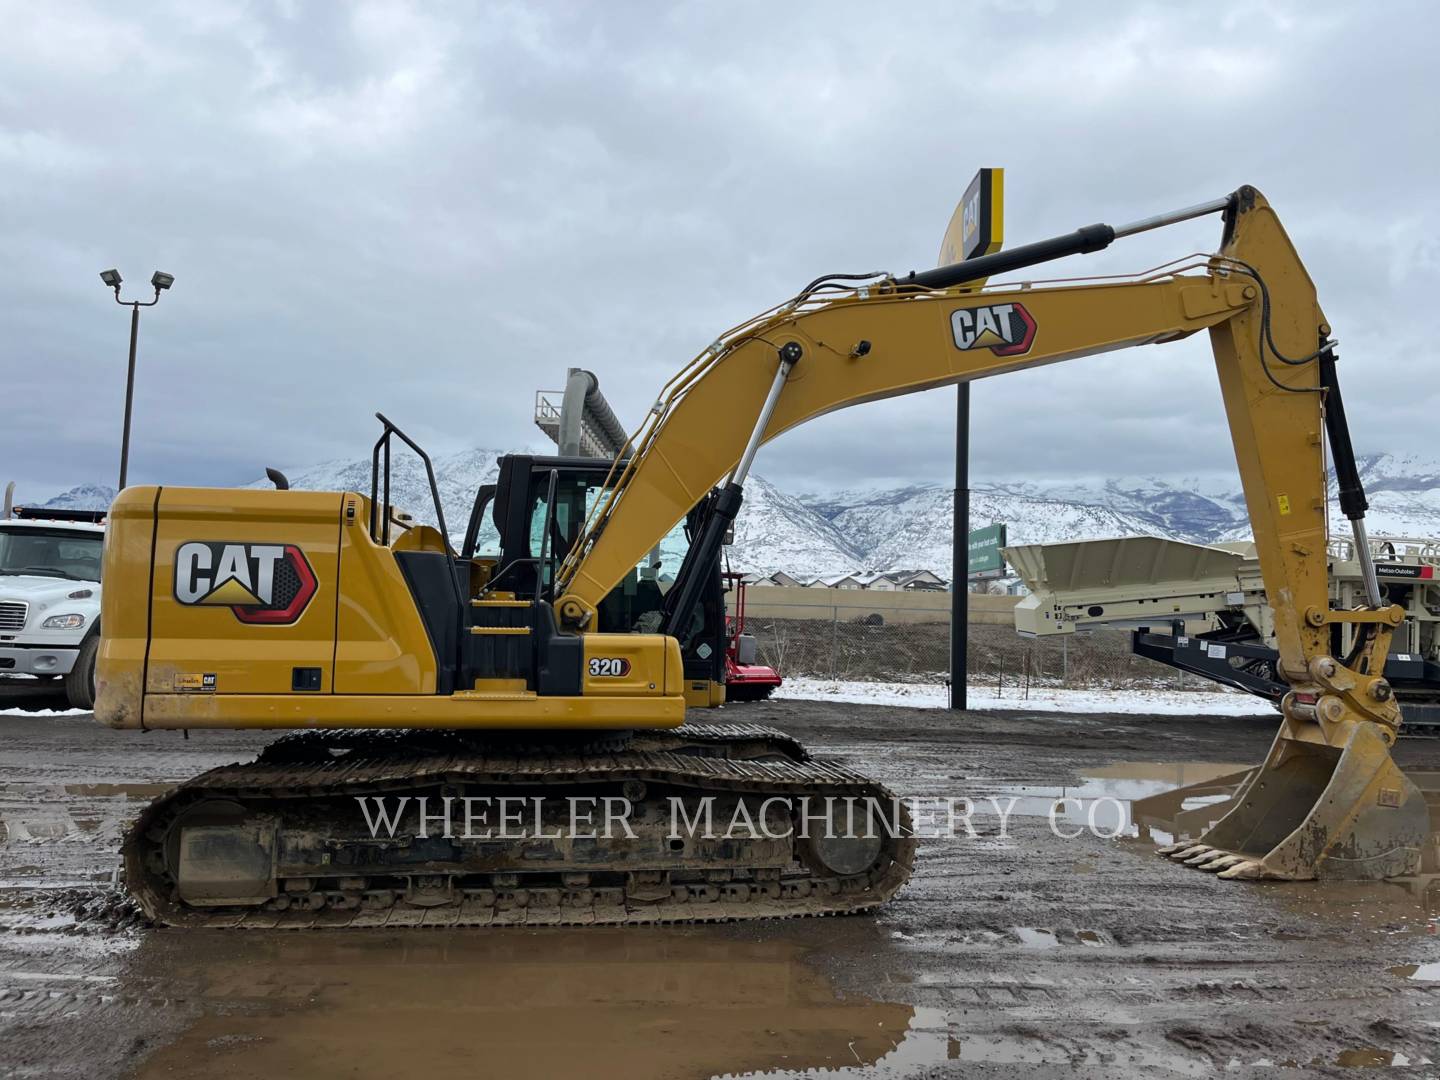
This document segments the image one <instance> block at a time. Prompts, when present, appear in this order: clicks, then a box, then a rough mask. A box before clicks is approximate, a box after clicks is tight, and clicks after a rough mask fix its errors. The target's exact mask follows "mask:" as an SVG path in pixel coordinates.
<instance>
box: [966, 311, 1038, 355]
mask: <svg viewBox="0 0 1440 1080" xmlns="http://www.w3.org/2000/svg"><path fill="white" fill-rule="evenodd" d="M950 329H951V331H952V332H953V333H954V335H955V347H956V348H957V349H965V350H970V349H989V350H990V351H991V352H992V353H994V354H995V355H996V356H1023V355H1024V354H1025V353H1027V352H1029V351H1030V346H1031V344H1032V343H1033V342H1034V341H1035V317H1034V316H1033V315H1031V314H1030V312H1028V311H1026V310H1025V305H1024V304H987V305H986V306H985V307H972V308H959V309H957V310H955V311H953V312H951V313H950Z"/></svg>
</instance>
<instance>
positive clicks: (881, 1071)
mask: <svg viewBox="0 0 1440 1080" xmlns="http://www.w3.org/2000/svg"><path fill="white" fill-rule="evenodd" d="M0 704H11V703H0ZM707 718H708V719H717V718H723V719H726V720H731V719H744V720H750V721H755V722H760V723H770V724H773V725H775V726H777V727H780V728H783V729H785V730H787V731H789V732H791V733H792V734H794V735H797V736H799V737H800V738H802V739H803V740H804V741H805V742H807V743H808V744H809V745H811V746H812V748H813V749H815V750H816V751H818V752H819V753H821V754H822V755H824V756H827V757H833V758H836V759H839V760H842V761H845V762H847V763H848V764H851V765H853V766H855V767H858V768H863V769H865V770H867V771H869V772H871V773H872V774H875V775H877V776H879V777H880V778H881V779H883V780H885V781H886V782H888V783H889V784H890V785H891V786H892V787H893V788H894V789H895V790H896V791H897V792H898V793H900V794H902V795H925V796H959V795H965V796H970V797H972V798H983V797H985V796H989V795H999V796H1017V797H1019V798H1020V799H1021V802H1020V803H1019V804H1017V813H1016V816H1013V817H1011V818H1010V819H1009V822H1008V830H1007V833H1008V835H1007V836H1006V837H1001V836H1000V835H999V820H998V818H995V817H994V816H990V817H983V818H982V817H977V819H976V821H977V826H978V827H979V829H980V832H981V835H980V837H979V838H977V839H968V838H960V839H954V840H939V839H936V840H927V841H924V842H923V843H922V847H921V855H920V859H919V862H918V864H917V868H916V873H915V876H914V878H913V879H912V881H911V883H910V885H909V886H908V887H907V888H906V890H905V891H904V892H903V893H902V894H901V896H900V897H899V898H898V899H897V900H896V901H895V902H894V903H892V904H890V905H889V906H888V907H887V908H886V909H885V910H884V911H883V912H882V913H881V914H879V915H877V916H873V917H857V918H845V919H821V920H801V921H793V922H769V923H755V924H749V925H728V926H725V925H718V926H692V927H686V926H682V927H672V928H666V929H654V928H643V929H642V928H634V929H627V930H598V931H587V930H549V931H547V930H524V929H508V930H501V931H489V932H486V931H470V932H453V931H414V932H411V933H408V934H402V933H396V932H393V931H390V932H375V933H368V932H353V931H352V932H324V931H320V932H309V933H290V934H274V933H264V932H248V933H238V934H224V933H214V932H204V933H197V932H185V931H173V930H161V931H157V930H149V929H145V928H144V927H142V926H138V925H135V923H134V920H133V917H132V916H131V915H130V913H129V910H128V908H127V906H126V905H125V903H124V902H123V900H122V899H121V898H120V896H119V894H118V893H117V892H116V890H115V889H114V888H113V887H112V885H111V882H112V880H113V877H114V873H115V866H116V859H115V852H116V849H117V846H118V842H119V837H120V833H121V830H122V828H123V827H124V824H125V822H126V821H128V820H129V818H130V817H132V816H133V815H134V814H135V813H136V812H138V810H139V808H140V807H141V806H142V805H143V803H144V801H145V800H147V799H149V798H150V797H152V796H153V795H154V794H155V793H156V792H157V791H159V790H161V789H163V787H164V786H165V785H166V784H169V783H173V782H176V781H179V780H182V779H184V778H186V777H188V776H190V775H193V774H195V773H197V772H200V771H203V770H204V769H206V768H209V767H211V766H213V765H217V764H221V763H225V762H229V761H234V760H239V759H241V758H243V757H246V756H248V755H249V754H252V753H253V752H254V751H255V749H257V748H258V747H259V746H260V745H261V744H262V743H263V742H264V741H266V739H267V736H265V735H264V734H263V733H261V734H253V735H248V734H232V733H197V734H196V735H195V736H194V737H192V738H191V739H189V740H188V741H187V740H185V739H183V738H181V737H180V736H179V735H178V734H175V733H151V734H135V733H119V732H112V731H109V730H107V729H104V728H102V727H100V726H98V725H96V724H95V723H94V722H93V720H92V719H90V718H89V717H85V716H79V717H50V716H34V717H31V716H16V715H6V716H0V1076H16V1077H21V1076H24V1077H30V1076H47V1077H48V1076H63V1077H85V1078H99V1077H111V1076H125V1075H133V1076H140V1077H152V1076H192V1075H204V1076H206V1077H210V1078H215V1077H278V1076H289V1075H294V1076H305V1077H367V1076H380V1075H385V1076H402V1075H411V1076H425V1077H448V1076H461V1075H463V1076H467V1077H486V1076H496V1077H527V1076H534V1077H552V1076H562V1075H574V1076H582V1075H583V1076H602V1077H608V1076H614V1077H651V1076H655V1077H677V1078H678V1077H705V1076H712V1075H724V1074H736V1075H738V1074H755V1073H761V1074H763V1075H767V1076H799V1075H812V1076H813V1075H822V1076H828V1075H835V1076H846V1077H900V1076H937V1077H938V1076H990V1075H994V1076H1010V1075H1015V1076H1025V1077H1044V1076H1050V1075H1057V1076H1058V1075H1074V1074H1075V1073H1076V1072H1077V1071H1078V1072H1079V1073H1080V1074H1082V1075H1085V1074H1088V1075H1094V1076H1107V1077H1116V1076H1118V1077H1129V1076H1142V1075H1144V1076H1149V1075H1155V1074H1159V1075H1167V1074H1178V1075H1208V1074H1209V1073H1211V1072H1213V1071H1215V1070H1217V1069H1224V1068H1227V1067H1229V1068H1231V1069H1242V1070H1244V1069H1247V1068H1248V1067H1252V1066H1254V1067H1259V1066H1264V1065H1270V1064H1273V1065H1282V1064H1284V1065H1298V1066H1301V1067H1303V1068H1306V1069H1309V1070H1313V1071H1320V1072H1324V1071H1329V1070H1330V1069H1332V1068H1333V1069H1335V1070H1337V1071H1338V1069H1339V1068H1341V1067H1344V1066H1350V1065H1402V1064H1410V1065H1414V1066H1418V1067H1420V1068H1421V1069H1422V1070H1423V1071H1426V1072H1428V1071H1429V1070H1428V1069H1426V1068H1425V1063H1427V1062H1428V1060H1429V1059H1430V1058H1434V1059H1436V1060H1437V1061H1440V1048H1437V1047H1440V1037H1437V1036H1440V1008H1437V1006H1440V941H1437V938H1436V933H1435V932H1436V928H1437V926H1440V902H1437V901H1436V900H1435V898H1433V897H1432V898H1428V899H1427V898H1426V897H1425V896H1416V895H1413V894H1412V893H1411V892H1410V891H1408V890H1407V889H1405V888H1402V887H1400V886H1397V885H1380V886H1374V887H1365V888H1359V887H1351V886H1316V885H1276V884H1272V885H1255V884H1243V883H1229V882H1222V881H1219V880H1217V879H1215V878H1213V877H1210V876H1208V875H1205V874H1203V873H1199V872H1196V871H1193V870H1188V869H1184V868H1181V867H1178V866H1175V865H1174V864H1171V863H1169V862H1167V861H1166V860H1162V859H1159V858H1156V857H1155V856H1154V854H1153V845H1151V844H1150V843H1148V842H1147V841H1144V840H1141V839H1133V840H1125V839H1120V840H1102V839H1099V838H1097V837H1095V836H1091V835H1088V834H1085V835H1082V836H1081V837H1078V838H1075V839H1061V838H1059V837H1056V836H1055V835H1053V834H1052V833H1051V831H1050V829H1049V827H1048V823H1047V821H1046V819H1045V817H1044V816H1043V813H1044V808H1046V807H1048V805H1049V803H1050V802H1051V801H1052V800H1053V798H1054V797H1055V796H1057V795H1060V794H1074V793H1077V792H1078V793H1080V794H1081V795H1082V796H1085V797H1090V796H1096V795H1105V794H1108V795H1113V796H1115V797H1117V798H1119V799H1121V800H1125V799H1129V798H1132V797H1136V796H1139V795H1143V794H1148V793H1150V792H1153V791H1158V790H1161V789H1163V788H1166V787H1168V786H1174V784H1176V783H1179V782H1182V781H1187V782H1188V781H1190V780H1196V779H1201V778H1203V777H1206V776H1211V775H1217V774H1219V773H1221V772H1223V771H1226V770H1229V769H1233V768H1238V767H1241V766H1244V765H1248V764H1252V763H1254V762H1255V761H1257V760H1258V759H1259V758H1260V757H1261V756H1262V755H1263V754H1264V751H1265V748H1266V746H1267V745H1268V742H1269V740H1270V738H1271V736H1272V734H1273V725H1274V720H1273V718H1266V717H1259V718H1252V717H1214V718H1204V717H1177V716H1166V717H1150V716H1143V715H1124V716H1107V715H1097V714H1093V713H1091V714H1067V713H1056V712H1049V713H1044V714H1033V715H1027V714H1025V713H1023V712H1007V713H981V712H972V713H967V714H964V715H961V716H956V715H953V714H950V713H947V712H943V711H938V710H926V709H916V708H896V707H887V706H867V705H856V704H845V703H837V702H823V703H822V702H807V701H780V702H768V703H760V704H756V705H748V706H738V707H731V708H729V709H727V710H725V711H724V712H723V713H722V714H720V716H719V717H716V716H715V714H709V715H708V716H699V717H696V718H695V719H696V720H697V721H698V722H703V721H704V720H705V719H707ZM1398 756H1399V758H1400V761H1401V763H1402V764H1403V765H1405V766H1406V767H1408V768H1412V769H1415V770H1435V769H1440V741H1426V740H1414V741H1407V742H1404V743H1402V745H1401V749H1400V751H1399V755H1398ZM1021 815H1025V816H1021ZM1037 815H1038V816H1037ZM1427 976H1428V978H1427ZM816 1069H820V1070H825V1069H828V1070H835V1071H834V1072H820V1073H815V1072H806V1071H805V1070H816Z"/></svg>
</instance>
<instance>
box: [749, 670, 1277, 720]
mask: <svg viewBox="0 0 1440 1080" xmlns="http://www.w3.org/2000/svg"><path fill="white" fill-rule="evenodd" d="M775 697H777V698H792V699H797V700H822V701H849V702H854V703H856V704H857V705H908V706H910V707H911V708H916V709H943V708H946V707H947V706H948V705H949V704H950V692H949V690H948V689H947V688H946V687H945V686H943V685H940V684H938V683H896V682H848V681H845V680H841V679H813V678H804V677H789V676H787V677H786V679H785V682H784V684H783V685H782V686H781V687H780V688H779V689H777V690H776V691H775ZM966 700H967V702H968V704H969V706H970V708H972V709H990V710H1005V709H1012V710H1024V711H1026V712H1070V713H1138V714H1149V715H1155V716H1274V715H1275V709H1274V707H1273V706H1272V705H1271V704H1270V703H1269V702H1268V701H1265V700H1263V699H1261V698H1258V697H1253V696H1252V695H1250V694H1242V693H1239V692H1235V691H1229V690H1160V689H1146V690H1062V689H1060V688H1058V687H1037V686H1032V687H1031V688H1030V690H1029V692H1028V696H1027V694H1026V692H1025V691H1023V690H1021V689H1020V688H1018V687H1009V686H1007V687H1005V688H1004V689H1003V690H997V689H996V688H995V687H993V686H971V687H970V689H969V692H968V693H967V695H966Z"/></svg>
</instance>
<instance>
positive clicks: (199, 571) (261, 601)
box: [175, 540, 316, 626]
mask: <svg viewBox="0 0 1440 1080" xmlns="http://www.w3.org/2000/svg"><path fill="white" fill-rule="evenodd" d="M315 589H316V582H315V571H313V570H311V569H310V564H309V563H308V562H306V560H305V556H304V554H303V553H302V552H301V551H300V549H299V548H298V547H296V546H295V545H294V544H239V543H233V544H232V543H225V542H223V541H211V540H191V541H190V542H188V543H185V544H181V545H180V547H179V548H178V549H177V550H176V552H175V599H176V600H178V601H179V602H180V603H182V604H184V605H186V606H187V607H228V608H229V609H230V610H231V611H232V612H234V613H235V618H237V619H239V620H240V621H241V622H242V623H255V624H260V625H265V626H288V625H289V624H291V623H293V622H294V621H295V620H296V619H298V618H300V615H301V613H302V612H304V610H305V607H306V605H307V604H309V603H310V598H311V597H313V596H314V595H315Z"/></svg>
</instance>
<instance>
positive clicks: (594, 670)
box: [590, 656, 630, 679]
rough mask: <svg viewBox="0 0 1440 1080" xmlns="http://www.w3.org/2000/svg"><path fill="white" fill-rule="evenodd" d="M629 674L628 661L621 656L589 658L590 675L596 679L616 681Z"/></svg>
mask: <svg viewBox="0 0 1440 1080" xmlns="http://www.w3.org/2000/svg"><path fill="white" fill-rule="evenodd" d="M629 674H630V661H629V660H626V659H625V658H624V657H623V656H594V657H591V658H590V675H591V676H592V677H593V678H597V679H618V678H621V677H622V676H625V675H629Z"/></svg>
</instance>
